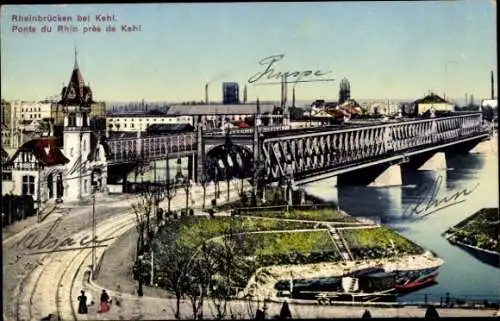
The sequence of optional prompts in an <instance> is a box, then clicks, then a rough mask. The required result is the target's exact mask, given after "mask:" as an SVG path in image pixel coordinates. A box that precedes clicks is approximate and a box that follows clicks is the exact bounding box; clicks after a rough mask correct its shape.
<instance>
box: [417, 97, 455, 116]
mask: <svg viewBox="0 0 500 321" xmlns="http://www.w3.org/2000/svg"><path fill="white" fill-rule="evenodd" d="M414 104H415V105H416V106H417V108H416V111H417V114H418V115H422V114H424V113H425V112H427V111H431V110H434V111H455V105H454V104H451V103H450V102H448V101H446V100H445V99H444V98H442V97H440V96H438V95H436V94H434V93H430V94H429V95H427V96H425V97H424V98H421V99H418V100H416V101H415V102H414Z"/></svg>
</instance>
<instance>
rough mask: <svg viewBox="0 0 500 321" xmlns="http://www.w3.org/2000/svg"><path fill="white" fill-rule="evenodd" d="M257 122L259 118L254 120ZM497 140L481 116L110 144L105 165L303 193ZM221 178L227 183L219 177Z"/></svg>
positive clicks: (200, 134) (265, 129)
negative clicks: (312, 185) (160, 163)
mask: <svg viewBox="0 0 500 321" xmlns="http://www.w3.org/2000/svg"><path fill="white" fill-rule="evenodd" d="M257 117H259V116H257ZM491 134H492V131H491V127H489V126H485V125H483V119H482V114H481V113H470V114H464V115H457V116H449V117H440V118H432V119H420V120H401V121H397V122H390V123H388V122H385V123H382V122H379V123H374V124H372V125H368V124H363V125H349V124H347V125H342V126H338V125H336V126H322V127H313V128H291V127H290V126H283V125H281V126H274V127H262V126H256V127H254V128H249V129H231V130H230V132H229V133H225V134H224V133H221V132H214V131H206V130H203V129H202V128H201V127H198V129H197V132H194V133H186V134H177V135H165V136H152V137H142V138H127V139H112V140H108V141H107V142H106V143H107V145H108V147H109V155H108V164H109V166H111V167H112V166H114V165H118V164H123V163H134V162H140V161H147V162H149V161H155V160H160V159H167V158H179V157H188V159H189V160H190V165H189V166H191V167H192V170H191V173H192V175H191V174H190V175H191V178H193V179H195V180H196V181H199V180H200V177H202V176H204V177H205V179H206V180H222V179H224V178H226V177H227V175H231V176H237V175H239V176H241V175H244V176H247V177H254V178H257V177H256V176H259V179H260V180H261V181H263V182H265V183H271V182H278V181H282V180H283V179H285V178H287V177H290V176H292V177H293V180H294V182H295V184H297V185H301V184H306V183H309V182H313V181H317V180H321V179H324V178H328V177H332V176H338V175H343V174H346V173H349V172H353V171H359V170H363V169H369V168H384V167H385V168H387V167H388V166H390V165H392V164H402V163H404V164H410V165H411V164H413V165H414V166H419V165H422V164H423V162H424V161H425V160H427V159H429V158H430V157H432V155H433V154H434V153H436V152H438V151H445V152H466V151H468V150H470V149H472V148H473V147H474V146H475V145H476V144H478V143H479V142H480V141H482V140H485V139H488V138H489V137H490V136H491ZM222 174H224V175H222Z"/></svg>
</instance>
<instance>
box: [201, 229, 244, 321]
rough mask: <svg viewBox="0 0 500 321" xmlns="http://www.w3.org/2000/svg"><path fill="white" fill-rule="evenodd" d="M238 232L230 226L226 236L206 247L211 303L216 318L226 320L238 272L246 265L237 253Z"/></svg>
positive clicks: (204, 255)
mask: <svg viewBox="0 0 500 321" xmlns="http://www.w3.org/2000/svg"><path fill="white" fill-rule="evenodd" d="M236 232H237V230H236V229H235V227H233V224H230V226H229V228H228V230H226V231H225V233H224V235H223V236H222V237H220V238H217V239H216V240H212V242H210V243H208V244H207V246H205V247H204V251H203V264H204V266H205V268H206V269H207V270H206V271H207V272H208V273H209V274H210V275H211V278H210V302H211V303H212V306H213V307H214V308H215V312H216V318H217V319H219V320H222V319H224V318H225V317H226V316H227V315H228V313H229V312H230V311H229V310H230V309H229V308H230V307H229V303H230V301H231V299H232V297H233V293H234V291H233V289H234V288H235V286H236V280H237V277H238V272H239V271H240V269H241V268H242V267H244V266H245V265H246V263H245V261H244V259H243V256H242V255H240V254H239V253H238V251H237V248H238V247H237V242H236V239H235V237H234V235H235V233H236Z"/></svg>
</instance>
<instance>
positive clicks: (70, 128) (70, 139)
mask: <svg viewBox="0 0 500 321" xmlns="http://www.w3.org/2000/svg"><path fill="white" fill-rule="evenodd" d="M92 103H93V100H92V91H91V89H90V87H89V86H85V85H84V82H83V76H82V73H81V72H80V68H79V67H78V61H77V52H76V49H75V64H74V67H73V72H72V73H71V78H70V80H69V83H68V85H67V86H65V87H64V88H63V89H62V92H61V101H60V102H59V104H60V105H61V106H62V107H63V111H64V131H63V144H64V147H63V150H64V155H65V156H66V157H67V158H68V159H69V160H70V162H69V163H68V164H67V170H66V172H65V174H66V175H65V177H64V199H65V200H70V201H79V200H81V199H82V198H84V197H86V196H89V195H90V194H91V192H92V187H91V181H90V177H91V176H90V171H91V170H90V168H88V164H87V156H88V154H89V152H90V139H91V130H90V123H89V113H90V108H91V107H90V106H91V104H92Z"/></svg>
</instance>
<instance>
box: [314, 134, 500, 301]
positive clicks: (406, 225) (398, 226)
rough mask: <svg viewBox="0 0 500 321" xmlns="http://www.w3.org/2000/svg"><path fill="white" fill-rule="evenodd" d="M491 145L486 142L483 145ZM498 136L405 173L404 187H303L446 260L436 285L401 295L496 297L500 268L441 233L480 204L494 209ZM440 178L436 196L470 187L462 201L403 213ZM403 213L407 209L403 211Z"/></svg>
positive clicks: (418, 298)
mask: <svg viewBox="0 0 500 321" xmlns="http://www.w3.org/2000/svg"><path fill="white" fill-rule="evenodd" d="M487 144H490V145H487ZM496 145H497V139H496V138H495V139H493V140H491V141H489V142H487V143H482V146H481V147H485V146H487V148H482V151H481V153H469V154H466V155H456V156H453V157H449V158H448V157H447V160H446V162H447V167H448V169H447V170H438V171H422V170H419V171H414V172H411V173H406V174H405V175H404V176H403V186H399V187H388V188H373V187H361V186H348V187H341V188H336V187H335V183H334V181H333V180H324V181H320V182H316V183H313V184H309V185H307V186H306V187H305V190H306V191H307V193H308V194H311V195H314V196H316V197H320V198H322V199H324V200H328V201H335V202H336V203H337V204H338V205H339V206H340V208H341V209H342V210H344V211H346V212H347V213H349V214H351V215H353V216H358V217H359V216H365V217H378V218H379V219H380V221H381V223H382V224H384V225H387V226H389V227H391V228H393V229H394V230H396V231H397V232H398V233H400V234H402V235H403V236H405V237H407V238H408V239H410V240H412V241H413V242H415V243H417V244H419V245H421V246H423V247H425V248H428V249H430V250H432V251H434V252H435V253H436V254H437V255H438V256H439V257H441V258H442V259H443V260H444V261H445V263H444V265H443V266H442V267H441V268H440V270H439V271H440V273H439V276H438V279H437V281H438V284H436V285H433V286H430V287H427V288H423V289H420V290H418V291H415V292H413V293H410V294H407V295H405V296H404V297H402V298H401V299H402V300H404V301H406V300H408V301H423V300H424V297H425V295H426V294H427V298H428V299H429V300H437V301H439V298H440V297H444V296H445V293H447V292H449V293H450V295H451V296H452V297H456V298H458V297H461V298H464V297H466V296H467V297H469V298H471V297H474V298H476V299H481V300H483V299H488V300H498V298H500V269H499V268H497V267H493V266H490V265H487V264H485V263H482V262H481V261H479V260H477V259H476V258H474V257H473V256H471V255H470V254H468V253H467V252H465V251H463V250H461V249H460V248H458V247H456V246H453V245H451V244H450V243H449V242H448V241H447V240H446V239H445V238H444V237H442V236H441V233H443V232H444V231H445V230H447V229H448V228H449V227H451V226H453V225H455V224H457V223H458V222H460V221H461V220H463V219H465V218H466V217H468V216H470V215H472V214H473V213H475V212H476V211H478V210H479V209H481V208H484V207H498V204H499V199H498V192H499V191H498V153H497V152H496V149H495V148H494V147H493V146H496ZM439 176H441V177H442V179H443V181H442V184H441V188H440V189H439V191H438V193H437V196H438V198H441V197H445V196H451V195H452V194H454V193H456V192H459V191H462V190H463V189H464V188H465V189H468V190H472V189H473V188H474V187H475V186H476V185H477V184H478V183H479V185H478V186H477V188H476V189H475V190H474V191H473V192H472V193H471V194H470V195H467V196H466V197H464V198H463V199H464V202H463V203H460V204H457V205H455V206H451V207H448V208H445V209H442V210H440V211H438V212H436V213H434V214H432V215H429V216H426V217H424V218H421V219H418V220H415V219H414V217H413V218H411V217H408V216H407V215H404V212H405V210H407V209H408V208H413V206H416V205H418V204H417V203H418V202H419V200H421V199H422V195H427V194H426V193H423V192H422V187H423V186H428V184H432V183H433V182H434V181H435V180H436V179H437V178H438V177H439ZM406 213H407V212H406Z"/></svg>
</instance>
